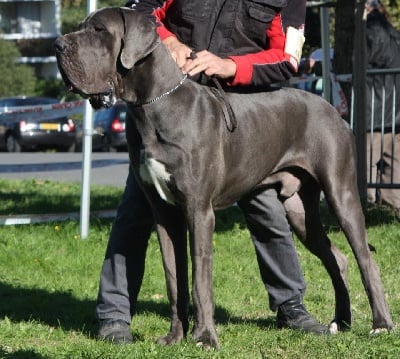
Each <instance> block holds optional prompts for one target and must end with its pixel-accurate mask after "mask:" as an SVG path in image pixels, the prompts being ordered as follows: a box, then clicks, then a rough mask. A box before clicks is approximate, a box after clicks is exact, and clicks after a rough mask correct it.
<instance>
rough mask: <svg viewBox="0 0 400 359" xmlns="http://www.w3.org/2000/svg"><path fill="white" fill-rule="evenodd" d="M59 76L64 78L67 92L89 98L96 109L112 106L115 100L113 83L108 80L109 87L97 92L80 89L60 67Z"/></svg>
mask: <svg viewBox="0 0 400 359" xmlns="http://www.w3.org/2000/svg"><path fill="white" fill-rule="evenodd" d="M60 73H61V76H62V78H63V80H64V83H65V86H66V90H67V91H68V92H72V93H76V94H78V95H79V96H81V97H83V98H84V99H89V102H90V104H91V105H92V107H93V108H94V109H95V110H98V109H100V108H109V107H111V106H113V105H114V104H115V102H116V98H115V91H114V85H113V84H112V82H111V81H110V84H109V87H108V88H106V89H105V90H103V91H100V92H98V93H87V92H86V91H84V90H82V89H80V88H79V87H78V86H76V85H75V84H74V83H73V82H72V81H71V80H70V79H69V77H68V76H67V75H66V73H65V72H64V71H63V70H62V68H61V69H60Z"/></svg>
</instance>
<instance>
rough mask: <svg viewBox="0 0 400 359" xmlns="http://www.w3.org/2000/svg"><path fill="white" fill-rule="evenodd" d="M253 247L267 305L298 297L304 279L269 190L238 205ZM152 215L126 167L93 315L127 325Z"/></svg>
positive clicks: (280, 210) (277, 203)
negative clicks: (120, 321)
mask: <svg viewBox="0 0 400 359" xmlns="http://www.w3.org/2000/svg"><path fill="white" fill-rule="evenodd" d="M238 205H239V207H240V208H241V209H242V211H243V213H244V216H245V218H246V222H247V225H248V228H249V230H250V233H251V237H252V239H253V243H254V247H255V250H256V255H257V260H258V265H259V268H260V274H261V278H262V280H263V282H264V285H265V287H266V289H267V291H268V295H269V305H270V309H272V310H276V309H277V308H278V306H279V305H280V304H282V303H284V302H285V301H287V300H289V299H291V298H293V297H294V296H296V295H299V294H300V295H303V294H304V291H305V287H306V284H305V280H304V277H303V274H302V271H301V268H300V264H299V261H298V256H297V252H296V249H295V246H294V242H293V238H292V233H291V230H290V227H289V224H288V221H287V219H286V216H285V212H284V208H283V205H282V203H281V202H280V201H279V199H278V198H277V193H276V191H275V190H267V191H264V192H262V193H260V194H257V195H252V196H247V197H245V198H243V199H242V200H240V202H239V203H238ZM153 224H154V223H153V218H152V213H151V209H150V206H149V204H148V202H147V199H146V197H145V195H144V194H143V192H142V191H141V189H140V188H139V186H138V184H137V183H136V180H135V177H134V175H133V173H132V172H131V171H130V172H129V175H128V179H127V182H126V186H125V191H124V194H123V197H122V200H121V202H120V204H119V206H118V209H117V216H116V218H115V221H114V223H113V227H112V230H111V234H110V238H109V242H108V246H107V250H106V255H105V259H104V262H103V266H102V270H101V275H100V285H99V292H98V299H97V306H96V316H97V318H98V319H99V320H103V319H122V320H124V321H126V322H128V323H130V321H131V318H132V316H133V314H134V312H135V308H136V302H137V297H138V294H139V290H140V287H141V284H142V280H143V274H144V268H145V258H146V249H147V244H148V240H149V237H150V234H151V231H152V229H153Z"/></svg>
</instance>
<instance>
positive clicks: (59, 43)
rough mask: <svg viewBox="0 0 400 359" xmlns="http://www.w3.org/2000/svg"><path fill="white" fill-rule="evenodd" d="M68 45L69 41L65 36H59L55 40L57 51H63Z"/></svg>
mask: <svg viewBox="0 0 400 359" xmlns="http://www.w3.org/2000/svg"><path fill="white" fill-rule="evenodd" d="M66 47H67V43H66V41H65V38H64V36H59V37H57V39H56V41H55V42H54V48H55V49H56V52H58V53H62V52H63V51H64V50H65V48H66Z"/></svg>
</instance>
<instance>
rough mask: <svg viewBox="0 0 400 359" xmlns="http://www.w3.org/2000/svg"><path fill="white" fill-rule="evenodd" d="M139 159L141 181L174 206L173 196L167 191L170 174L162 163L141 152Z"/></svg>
mask: <svg viewBox="0 0 400 359" xmlns="http://www.w3.org/2000/svg"><path fill="white" fill-rule="evenodd" d="M140 157H141V159H140V168H139V173H140V178H141V179H142V181H143V182H145V183H148V184H151V185H153V186H154V187H155V188H156V190H157V192H158V194H159V196H160V197H161V198H162V199H163V200H164V201H166V202H168V203H171V204H174V203H175V201H174V196H173V194H172V192H171V190H170V189H169V183H170V182H171V173H169V172H168V171H167V170H166V168H165V165H164V164H163V163H161V162H159V161H157V160H156V159H154V158H151V157H148V156H147V155H146V152H144V151H142V153H141V156H140Z"/></svg>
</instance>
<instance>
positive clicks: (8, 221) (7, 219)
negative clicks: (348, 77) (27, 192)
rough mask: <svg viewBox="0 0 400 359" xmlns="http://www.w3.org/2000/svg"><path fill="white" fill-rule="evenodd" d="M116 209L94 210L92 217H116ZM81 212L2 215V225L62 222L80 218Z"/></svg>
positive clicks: (0, 219)
mask: <svg viewBox="0 0 400 359" xmlns="http://www.w3.org/2000/svg"><path fill="white" fill-rule="evenodd" d="M116 213H117V211H116V210H103V211H93V212H91V213H90V215H91V217H98V218H114V217H115V215H116ZM79 219H80V212H69V213H58V214H21V215H15V216H0V225H6V226H10V225H18V224H34V223H48V222H61V221H68V220H79Z"/></svg>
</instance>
